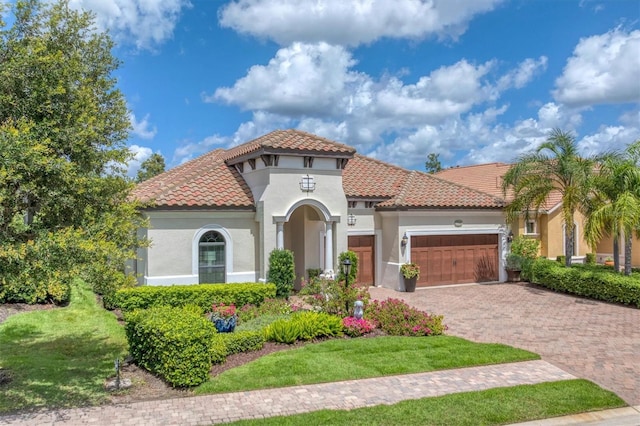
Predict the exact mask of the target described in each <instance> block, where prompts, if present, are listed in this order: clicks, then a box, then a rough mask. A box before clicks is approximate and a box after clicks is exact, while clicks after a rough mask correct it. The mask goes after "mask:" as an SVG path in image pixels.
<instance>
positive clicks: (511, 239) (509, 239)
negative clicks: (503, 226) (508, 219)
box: [507, 231, 513, 243]
mask: <svg viewBox="0 0 640 426" xmlns="http://www.w3.org/2000/svg"><path fill="white" fill-rule="evenodd" d="M512 241H513V231H509V235H507V242H508V243H510V242H512Z"/></svg>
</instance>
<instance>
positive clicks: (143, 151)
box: [127, 145, 153, 177]
mask: <svg viewBox="0 0 640 426" xmlns="http://www.w3.org/2000/svg"><path fill="white" fill-rule="evenodd" d="M129 151H131V154H133V158H132V159H131V160H129V163H128V164H127V175H128V176H131V177H134V176H136V174H137V173H138V169H140V165H141V164H142V163H143V162H144V160H146V159H147V158H149V157H151V154H153V150H152V149H151V148H148V147H146V146H138V145H131V146H130V147H129Z"/></svg>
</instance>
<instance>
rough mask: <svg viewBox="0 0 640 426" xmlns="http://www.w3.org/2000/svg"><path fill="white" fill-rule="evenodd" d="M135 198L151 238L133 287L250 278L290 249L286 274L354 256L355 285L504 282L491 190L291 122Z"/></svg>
mask: <svg viewBox="0 0 640 426" xmlns="http://www.w3.org/2000/svg"><path fill="white" fill-rule="evenodd" d="M134 195H135V196H136V197H137V198H138V199H140V200H142V201H144V202H152V203H153V205H152V207H149V208H146V209H144V210H143V214H144V215H145V216H146V217H147V218H148V219H149V223H150V226H149V228H148V229H143V230H140V232H141V233H142V234H143V235H145V236H147V237H148V238H149V239H150V240H151V241H152V244H151V246H150V247H149V248H146V249H142V250H140V252H139V259H138V261H137V262H136V264H135V265H134V269H135V272H136V273H137V274H138V276H139V281H140V283H141V284H151V285H168V284H194V283H211V282H246V281H260V280H264V279H265V278H266V274H267V270H268V258H269V253H270V252H271V251H272V250H273V249H276V248H286V249H290V250H292V251H293V252H294V256H295V268H296V275H297V277H298V278H299V279H301V278H304V277H306V276H307V272H308V270H309V269H322V270H323V271H326V272H331V271H336V270H337V268H339V266H340V265H338V264H337V257H338V254H339V253H341V252H343V251H345V250H347V249H350V250H353V251H354V252H356V253H357V254H358V257H359V277H358V282H359V283H360V284H370V285H380V286H385V287H389V288H394V289H398V290H402V286H403V284H402V279H401V276H400V273H399V270H400V265H401V264H402V263H405V262H409V261H413V262H416V263H418V264H419V265H420V266H421V269H422V274H421V277H420V280H419V281H418V286H429V285H442V284H462V283H468V282H478V281H504V280H505V278H506V277H505V271H504V267H503V264H504V257H505V256H506V251H507V243H506V237H507V234H508V230H507V229H506V227H505V223H504V214H503V210H502V209H503V207H504V202H503V200H502V197H501V196H497V195H496V194H493V193H490V192H485V191H481V190H478V189H474V188H471V187H469V185H466V186H465V185H461V184H459V183H456V182H452V181H449V180H445V179H443V178H441V177H438V176H433V175H429V174H426V173H422V172H418V171H409V170H406V169H403V168H400V167H397V166H394V165H391V164H388V163H385V162H383V161H379V160H375V159H372V158H368V157H365V156H362V155H359V154H357V153H356V150H355V149H354V148H352V147H350V146H347V145H344V144H341V143H337V142H334V141H331V140H328V139H325V138H322V137H319V136H315V135H312V134H309V133H305V132H301V131H297V130H277V131H274V132H272V133H269V134H267V135H264V136H262V137H259V138H257V139H255V140H252V141H249V142H247V143H244V144H242V145H239V146H236V147H234V148H231V149H228V150H223V149H218V150H215V151H212V152H209V153H207V154H204V155H202V156H201V157H198V158H196V159H194V160H192V161H189V162H187V163H185V164H183V165H181V166H178V167H176V168H174V169H171V170H169V171H167V172H165V173H163V174H161V175H159V176H156V177H154V178H152V179H150V180H148V181H146V182H143V183H141V184H140V185H138V187H137V188H136V190H135V193H134Z"/></svg>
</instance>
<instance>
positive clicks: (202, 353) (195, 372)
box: [125, 306, 225, 387]
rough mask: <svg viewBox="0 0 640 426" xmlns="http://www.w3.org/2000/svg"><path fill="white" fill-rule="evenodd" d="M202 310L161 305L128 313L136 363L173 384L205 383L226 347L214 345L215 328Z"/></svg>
mask: <svg viewBox="0 0 640 426" xmlns="http://www.w3.org/2000/svg"><path fill="white" fill-rule="evenodd" d="M198 311H199V307H196V308H193V307H182V308H175V307H168V306H160V307H153V308H151V309H140V310H135V311H133V312H129V313H127V314H126V315H125V321H126V326H125V332H126V335H127V340H128V342H129V349H130V353H131V356H132V357H133V359H135V360H136V363H137V364H138V365H139V366H141V367H143V368H145V369H147V370H149V371H151V372H152V373H154V374H157V375H159V376H160V377H162V378H163V379H164V380H166V381H167V382H168V383H170V384H171V385H172V386H179V387H184V386H196V385H199V384H201V383H203V382H205V381H206V380H207V379H208V378H209V370H210V369H211V360H212V358H216V355H215V354H216V353H218V354H219V353H220V351H221V350H222V353H223V356H224V351H225V349H224V345H218V346H217V347H216V345H214V336H215V335H216V330H215V327H214V326H213V324H211V322H210V321H208V320H206V319H205V318H204V317H203V316H202V315H200V314H199V313H198ZM217 358H219V356H218V357H217ZM223 359H224V358H223Z"/></svg>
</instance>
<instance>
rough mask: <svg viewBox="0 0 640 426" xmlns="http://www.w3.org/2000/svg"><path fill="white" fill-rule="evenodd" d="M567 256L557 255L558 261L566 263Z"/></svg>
mask: <svg viewBox="0 0 640 426" xmlns="http://www.w3.org/2000/svg"><path fill="white" fill-rule="evenodd" d="M566 260H567V256H565V255H560V256H557V257H556V262H558V263H561V264H563V265H566Z"/></svg>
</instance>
